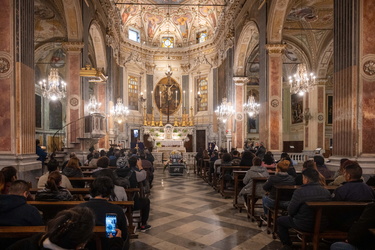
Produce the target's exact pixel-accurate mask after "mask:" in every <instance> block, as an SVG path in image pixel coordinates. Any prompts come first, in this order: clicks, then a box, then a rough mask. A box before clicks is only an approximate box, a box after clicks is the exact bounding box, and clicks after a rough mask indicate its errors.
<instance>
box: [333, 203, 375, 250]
mask: <svg viewBox="0 0 375 250" xmlns="http://www.w3.org/2000/svg"><path fill="white" fill-rule="evenodd" d="M371 228H375V203H370V204H368V205H367V206H366V208H365V209H364V211H363V213H362V215H361V216H360V217H359V219H358V221H356V222H355V223H354V224H353V225H352V226H351V227H350V229H349V232H348V239H347V241H346V242H336V243H333V244H332V245H331V248H330V249H331V250H344V249H346V250H359V249H360V250H373V249H374V246H375V235H374V234H372V233H371V232H370V231H369V229H371Z"/></svg>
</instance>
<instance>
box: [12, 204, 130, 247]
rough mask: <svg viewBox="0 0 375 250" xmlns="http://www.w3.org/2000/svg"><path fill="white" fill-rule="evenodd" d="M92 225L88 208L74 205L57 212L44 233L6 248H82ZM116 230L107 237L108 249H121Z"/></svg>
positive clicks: (92, 215)
mask: <svg viewBox="0 0 375 250" xmlns="http://www.w3.org/2000/svg"><path fill="white" fill-rule="evenodd" d="M94 226H95V224H94V214H93V212H92V211H91V210H90V209H89V208H85V207H74V208H71V209H67V210H63V211H61V212H59V213H58V214H57V215H56V216H55V217H54V218H53V219H52V220H50V221H49V222H48V225H47V230H46V233H37V234H34V235H33V236H31V237H30V238H26V239H23V240H20V241H18V242H16V243H15V244H14V245H12V246H10V247H9V248H7V249H9V250H19V249H56V250H57V249H84V248H85V245H86V243H87V242H88V241H89V240H90V239H91V238H92V233H93V230H94ZM116 231H117V235H116V237H113V238H110V239H108V240H109V242H110V246H109V248H108V249H121V246H122V242H123V241H122V239H121V238H119V236H120V235H121V231H120V230H116Z"/></svg>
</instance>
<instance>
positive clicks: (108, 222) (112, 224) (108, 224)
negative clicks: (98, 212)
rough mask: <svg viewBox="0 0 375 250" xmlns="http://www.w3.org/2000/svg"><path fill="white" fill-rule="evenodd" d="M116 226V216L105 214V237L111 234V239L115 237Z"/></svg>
mask: <svg viewBox="0 0 375 250" xmlns="http://www.w3.org/2000/svg"><path fill="white" fill-rule="evenodd" d="M116 224H117V216H116V214H107V215H106V218H105V228H106V234H107V237H109V236H110V235H111V234H112V236H113V237H115V236H116Z"/></svg>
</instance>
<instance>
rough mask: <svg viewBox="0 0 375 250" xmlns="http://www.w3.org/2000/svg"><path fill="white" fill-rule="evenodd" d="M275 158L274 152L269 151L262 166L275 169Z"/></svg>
mask: <svg viewBox="0 0 375 250" xmlns="http://www.w3.org/2000/svg"><path fill="white" fill-rule="evenodd" d="M289 165H290V164H289ZM275 166H276V164H275V159H274V158H273V154H272V152H271V151H268V152H267V153H266V154H265V155H264V157H263V160H262V167H265V168H267V169H270V170H275Z"/></svg>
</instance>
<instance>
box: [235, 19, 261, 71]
mask: <svg viewBox="0 0 375 250" xmlns="http://www.w3.org/2000/svg"><path fill="white" fill-rule="evenodd" d="M258 44H259V29H258V27H257V25H256V23H255V22H254V21H250V22H248V23H247V24H246V25H245V26H244V28H243V29H242V31H241V34H240V37H239V39H238V42H237V45H236V51H235V55H234V62H233V63H234V65H233V71H234V75H235V76H244V75H245V73H246V72H245V71H246V60H247V58H248V56H249V54H250V53H251V52H252V51H253V50H254V48H255V47H256V46H257V45H258Z"/></svg>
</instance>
